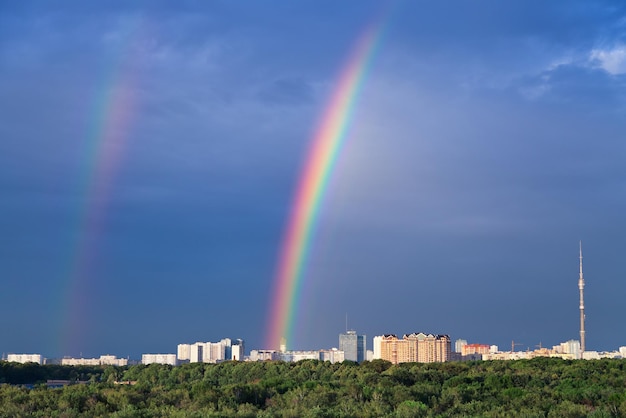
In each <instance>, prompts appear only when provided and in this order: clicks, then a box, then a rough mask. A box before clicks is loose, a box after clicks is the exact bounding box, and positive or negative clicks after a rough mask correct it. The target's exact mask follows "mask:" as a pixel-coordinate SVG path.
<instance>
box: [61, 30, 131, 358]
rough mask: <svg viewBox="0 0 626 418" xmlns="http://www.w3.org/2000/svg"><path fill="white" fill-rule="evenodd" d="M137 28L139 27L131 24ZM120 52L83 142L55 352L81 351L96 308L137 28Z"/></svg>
mask: <svg viewBox="0 0 626 418" xmlns="http://www.w3.org/2000/svg"><path fill="white" fill-rule="evenodd" d="M135 24H136V25H138V24H139V22H135ZM131 29H132V30H131V31H130V33H128V34H127V35H126V38H128V39H125V40H124V42H123V44H122V45H121V46H120V50H119V51H117V52H116V54H115V56H113V57H111V58H110V59H109V60H108V61H107V65H106V66H105V68H104V71H103V77H102V78H101V82H100V83H99V86H98V87H97V88H96V92H95V97H94V99H93V101H92V102H93V104H92V109H93V110H92V111H91V116H90V118H89V126H88V129H87V133H86V135H85V140H84V148H83V151H82V154H83V155H84V159H83V164H82V165H83V167H82V169H81V173H80V176H79V181H80V183H79V190H80V193H81V195H82V196H81V197H80V200H79V202H80V203H79V207H78V209H77V220H76V229H75V230H74V231H72V233H73V236H72V244H71V249H70V255H69V258H70V260H69V266H68V271H67V273H66V280H67V282H66V286H63V287H62V289H61V291H62V292H63V294H62V295H61V297H62V298H63V299H64V300H62V302H61V303H62V304H63V306H62V318H61V322H60V327H61V330H60V333H59V338H60V341H59V347H58V349H59V351H60V352H61V354H62V355H69V354H73V355H75V354H78V352H79V351H82V348H83V347H84V346H85V344H84V339H85V330H86V329H87V328H88V327H87V324H88V322H89V321H90V319H92V318H90V317H89V313H90V310H91V309H90V306H92V305H94V304H97V303H98V297H97V296H98V295H97V288H96V286H95V283H94V278H95V277H96V276H97V275H98V274H97V270H98V269H97V260H98V258H99V252H100V246H101V243H102V240H103V237H102V236H103V235H104V229H105V224H106V215H107V211H108V209H109V205H110V201H111V195H112V189H113V188H114V186H115V177H116V175H117V173H118V171H119V165H120V163H121V161H122V159H123V156H124V152H125V150H126V142H127V141H128V138H129V130H130V126H131V120H132V118H133V115H134V113H135V93H134V88H135V87H136V86H135V85H134V84H135V79H136V74H135V69H136V65H135V62H134V61H135V60H136V59H137V54H134V53H133V52H135V51H132V46H133V41H135V40H136V36H137V31H138V28H137V27H133V28H131Z"/></svg>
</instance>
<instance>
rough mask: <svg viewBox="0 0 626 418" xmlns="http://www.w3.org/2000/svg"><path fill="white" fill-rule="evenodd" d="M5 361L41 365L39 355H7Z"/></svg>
mask: <svg viewBox="0 0 626 418" xmlns="http://www.w3.org/2000/svg"><path fill="white" fill-rule="evenodd" d="M7 361H10V362H13V363H37V364H43V363H42V358H41V354H9V355H7Z"/></svg>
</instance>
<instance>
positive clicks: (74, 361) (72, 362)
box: [61, 355, 128, 366]
mask: <svg viewBox="0 0 626 418" xmlns="http://www.w3.org/2000/svg"><path fill="white" fill-rule="evenodd" d="M61 365H63V366H127V365H128V359H125V358H117V357H115V356H112V355H104V356H100V358H71V357H66V358H63V359H61Z"/></svg>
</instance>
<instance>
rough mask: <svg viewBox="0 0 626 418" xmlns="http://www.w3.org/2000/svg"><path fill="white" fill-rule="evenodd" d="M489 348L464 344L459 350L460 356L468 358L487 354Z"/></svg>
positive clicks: (481, 345)
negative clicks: (473, 355) (472, 355)
mask: <svg viewBox="0 0 626 418" xmlns="http://www.w3.org/2000/svg"><path fill="white" fill-rule="evenodd" d="M490 352H491V346H489V345H488V344H464V345H463V347H462V348H461V355H463V356H469V355H471V354H489V353H490Z"/></svg>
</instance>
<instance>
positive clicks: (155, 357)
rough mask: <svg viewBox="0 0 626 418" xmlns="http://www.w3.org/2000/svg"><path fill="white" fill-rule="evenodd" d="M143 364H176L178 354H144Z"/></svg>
mask: <svg viewBox="0 0 626 418" xmlns="http://www.w3.org/2000/svg"><path fill="white" fill-rule="evenodd" d="M141 364H169V365H171V366H176V365H177V364H178V360H177V359H176V354H142V355H141Z"/></svg>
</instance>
